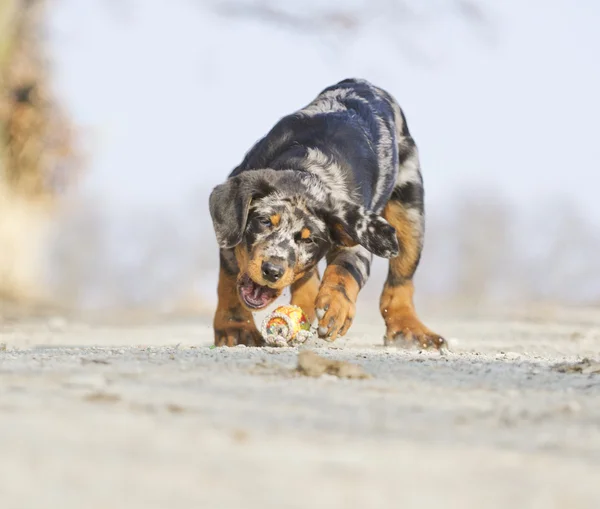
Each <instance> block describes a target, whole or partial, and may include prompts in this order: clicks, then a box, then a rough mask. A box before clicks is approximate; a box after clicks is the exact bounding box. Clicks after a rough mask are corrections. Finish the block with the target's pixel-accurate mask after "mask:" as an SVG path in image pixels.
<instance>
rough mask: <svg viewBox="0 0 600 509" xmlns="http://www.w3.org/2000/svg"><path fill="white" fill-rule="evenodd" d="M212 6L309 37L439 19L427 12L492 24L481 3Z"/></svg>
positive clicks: (401, 0)
mask: <svg viewBox="0 0 600 509" xmlns="http://www.w3.org/2000/svg"><path fill="white" fill-rule="evenodd" d="M210 4H211V8H212V9H213V10H214V11H215V12H216V13H217V14H219V15H221V16H223V17H226V18H238V19H254V20H258V21H262V22H265V23H269V24H273V25H279V26H283V27H285V28H288V29H291V30H295V31H299V32H306V33H332V32H338V33H350V34H352V33H356V32H357V31H358V30H360V29H362V28H364V27H365V26H366V25H368V24H369V23H370V22H371V21H373V20H374V19H376V18H380V19H383V20H385V21H386V22H388V23H391V24H394V25H397V24H399V23H407V22H415V21H424V20H426V19H427V18H428V17H431V16H434V15H435V14H433V13H432V12H429V13H427V12H424V11H427V10H429V11H432V10H433V12H434V13H436V14H437V13H445V14H450V15H454V16H456V17H457V18H459V19H462V20H464V21H465V22H468V23H470V24H474V25H479V26H482V25H486V24H487V23H488V15H487V12H486V10H485V9H484V7H483V6H482V5H481V3H480V2H478V1H477V0H447V1H446V8H445V9H440V8H439V5H438V6H435V5H433V6H432V5H431V4H432V2H427V1H423V0H421V1H420V2H419V1H417V0H370V1H365V2H361V3H360V4H356V5H352V3H351V2H350V3H349V2H344V3H342V2H339V6H334V5H332V3H331V2H329V3H328V5H329V6H328V7H327V8H326V9H323V8H322V7H320V5H321V4H314V5H312V6H311V5H308V4H307V3H303V4H302V5H303V8H302V10H301V11H300V12H299V11H298V10H294V9H292V8H290V7H292V6H297V5H298V4H299V2H296V1H294V2H290V1H285V0H284V1H274V0H218V1H213V2H210ZM428 4H429V7H428ZM433 4H435V2H433ZM431 7H433V9H431ZM419 11H421V12H419Z"/></svg>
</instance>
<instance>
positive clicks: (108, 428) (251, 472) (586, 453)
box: [0, 310, 600, 509]
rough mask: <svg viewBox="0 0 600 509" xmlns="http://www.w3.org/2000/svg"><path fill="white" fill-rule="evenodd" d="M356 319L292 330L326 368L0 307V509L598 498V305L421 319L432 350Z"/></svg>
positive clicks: (189, 325)
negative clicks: (333, 366)
mask: <svg viewBox="0 0 600 509" xmlns="http://www.w3.org/2000/svg"><path fill="white" fill-rule="evenodd" d="M363 319H364V318H363ZM364 320H365V321H364V322H362V323H357V324H355V326H354V327H353V329H352V331H351V333H350V335H349V337H348V339H347V340H346V339H343V340H341V341H339V342H337V343H335V344H334V345H333V346H331V345H327V344H323V343H317V342H312V343H310V344H309V345H308V348H309V349H310V350H312V351H314V352H316V353H318V355H320V356H322V357H325V358H327V359H330V360H335V361H344V362H349V363H352V364H356V365H358V366H360V367H361V368H362V369H363V370H364V371H365V372H366V373H367V374H368V375H369V376H368V377H366V378H359V379H342V378H339V377H337V376H335V375H331V374H325V375H323V376H321V377H310V376H303V375H302V374H301V373H298V372H297V371H296V367H297V362H298V350H297V349H291V348H285V349H269V348H265V349H252V348H244V347H236V348H232V349H227V348H217V349H213V348H210V345H211V342H212V338H211V329H210V325H209V323H210V322H209V321H208V320H205V319H203V318H199V319H197V320H188V321H182V320H180V321H174V320H169V321H167V320H165V321H162V322H161V321H154V322H152V323H150V322H149V323H148V324H146V325H129V326H125V325H114V326H108V325H99V324H94V323H91V322H89V323H87V322H85V321H81V320H70V319H66V320H65V319H62V318H53V319H44V320H34V319H25V318H20V319H13V320H9V319H5V320H4V321H3V322H0V343H3V344H4V347H2V346H0V350H1V351H0V415H1V417H0V507H2V509H13V508H14V509H17V508H18V509H28V508H38V507H40V508H41V507H44V508H45V509H53V508H60V509H82V508H86V509H95V508H98V509H100V508H101V509H107V508H111V509H114V508H118V507H123V508H127V509H137V508H140V509H150V508H161V509H165V508H170V509H172V508H188V507H189V508H196V509H197V508H207V509H213V508H231V509H239V508H250V509H252V508H262V509H266V508H278V509H284V508H298V509H300V508H302V509H306V508H320V507H324V508H325V507H327V508H330V509H337V508H344V509H352V508H369V509H377V508H391V507H393V508H396V507H403V508H406V507H411V508H412V507H415V508H417V507H418V508H423V507H444V508H455V507H456V508H461V509H464V508H470V507H473V508H480V507H486V508H496V507H498V508H500V507H502V508H504V507H514V508H538V507H539V508H544V509H551V508H569V509H576V508H598V507H600V374H598V373H596V372H595V371H594V369H593V366H594V364H593V363H594V362H597V361H598V360H599V359H600V312H598V313H596V312H593V311H589V312H572V313H571V312H569V311H568V310H567V311H564V312H562V313H558V314H555V315H554V316H553V317H551V318H547V317H546V318H538V319H535V320H533V319H525V318H520V319H519V318H514V317H513V318H507V317H497V318H489V317H488V318H483V317H480V318H478V319H473V318H471V319H441V318H440V319H438V320H437V321H436V320H435V319H434V320H431V321H430V322H429V323H430V324H431V325H432V327H433V328H434V329H435V330H438V331H441V332H444V333H445V334H446V336H447V337H449V339H450V346H451V348H452V352H451V353H449V354H447V355H443V356H440V355H439V354H437V353H425V352H407V351H402V350H397V349H394V348H383V347H382V346H380V345H381V344H382V341H381V330H380V328H381V324H380V323H379V322H376V326H374V325H373V323H371V322H370V321H369V320H366V319H364ZM374 323H375V322H374ZM584 358H588V359H590V363H589V364H586V366H592V368H588V369H582V370H577V369H564V365H563V366H562V367H560V366H557V365H559V364H560V363H568V365H571V364H575V363H577V362H580V361H581V360H582V359H584Z"/></svg>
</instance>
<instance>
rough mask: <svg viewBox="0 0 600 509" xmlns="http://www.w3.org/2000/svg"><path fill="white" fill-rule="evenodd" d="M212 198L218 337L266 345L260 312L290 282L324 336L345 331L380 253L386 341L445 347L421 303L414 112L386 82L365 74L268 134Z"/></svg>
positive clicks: (420, 191)
mask: <svg viewBox="0 0 600 509" xmlns="http://www.w3.org/2000/svg"><path fill="white" fill-rule="evenodd" d="M209 202H210V203H209V207H210V214H211V217H212V221H213V224H214V229H215V234H216V238H217V242H218V245H219V248H220V273H219V284H218V298H219V300H218V305H217V311H216V314H215V317H214V332H215V345H217V346H221V345H227V346H234V345H237V344H244V345H261V344H263V342H262V338H261V336H260V333H259V332H258V330H257V328H256V326H255V324H254V321H253V318H252V312H253V311H256V310H259V309H262V308H264V307H265V306H267V305H269V304H270V303H271V302H273V301H274V300H275V299H276V298H277V297H278V296H279V295H280V293H281V291H282V290H283V289H284V288H286V287H288V286H289V287H291V294H292V299H291V302H292V304H296V305H298V306H300V307H301V308H302V309H303V310H304V312H305V313H306V315H307V316H308V318H309V320H310V321H311V322H314V320H315V319H318V334H319V336H320V337H321V338H326V339H329V340H331V341H333V340H335V339H336V337H338V336H343V335H344V334H346V332H347V331H348V329H349V328H350V325H351V324H352V320H353V319H354V314H355V307H356V306H355V303H356V299H357V296H358V293H359V291H360V289H361V288H362V287H363V286H364V284H365V283H366V281H367V278H368V277H369V272H370V265H371V261H372V257H373V255H375V256H380V257H383V258H387V259H389V271H388V276H387V280H386V282H385V285H384V287H383V292H382V294H381V299H380V310H381V314H382V316H383V319H384V321H385V325H386V334H385V339H384V342H385V344H394V343H398V344H403V345H411V344H414V345H415V346H418V347H419V348H441V347H442V346H444V345H445V341H444V339H443V338H442V337H441V336H439V335H438V334H436V333H434V332H432V331H431V330H429V329H428V328H427V327H425V325H423V323H421V321H420V320H419V318H418V317H417V314H416V312H415V307H414V304H413V293H414V285H413V275H414V273H415V270H416V268H417V265H418V263H419V259H420V256H421V250H422V247H423V230H424V209H423V180H422V177H421V171H420V165H419V157H418V152H417V147H416V145H415V142H414V141H413V139H412V137H411V135H410V133H409V130H408V126H407V124H406V119H405V117H404V114H403V112H402V110H401V109H400V106H399V105H398V103H397V102H396V101H395V100H394V98H393V97H392V96H391V95H390V94H388V93H387V92H385V91H384V90H382V89H381V88H378V87H376V86H374V85H372V84H371V83H369V82H368V81H365V80H360V79H347V80H344V81H341V82H339V83H337V84H336V85H333V86H331V87H329V88H326V89H325V90H323V91H322V92H321V93H320V94H319V95H318V96H317V97H316V98H315V100H314V101H312V102H311V103H310V104H308V105H307V106H306V107H305V108H303V109H301V110H299V111H297V112H295V113H293V114H291V115H288V116H286V117H284V118H282V119H281V120H280V121H279V122H278V123H277V124H276V125H275V126H274V127H273V128H272V129H271V131H270V132H269V133H268V134H267V135H266V136H265V137H264V138H262V139H261V140H259V141H258V142H257V143H256V144H255V145H254V146H253V147H252V148H251V149H250V151H249V152H248V153H247V154H246V156H245V158H244V160H243V161H242V163H241V164H240V165H239V166H238V167H237V168H235V169H234V170H233V172H232V173H231V174H230V175H229V177H228V179H227V180H226V181H225V183H224V184H221V185H219V186H217V187H215V188H214V189H213V191H212V193H211V195H210V199H209ZM323 257H325V258H326V260H327V268H326V270H325V271H324V274H323V278H322V279H321V278H320V276H319V272H318V268H317V264H318V262H319V261H320V260H321V259H322V258H323Z"/></svg>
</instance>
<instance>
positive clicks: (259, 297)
mask: <svg viewBox="0 0 600 509" xmlns="http://www.w3.org/2000/svg"><path fill="white" fill-rule="evenodd" d="M240 296H241V297H242V299H244V302H245V303H246V304H247V305H248V306H250V307H252V308H257V309H258V308H262V307H265V306H266V305H267V304H269V303H270V302H271V301H272V300H273V299H274V298H275V297H276V296H277V291H276V290H273V289H272V288H269V287H268V286H261V285H259V284H257V283H255V282H254V281H252V279H250V278H249V277H248V276H247V275H245V276H244V277H243V278H242V279H241V281H240Z"/></svg>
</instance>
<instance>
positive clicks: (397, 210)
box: [379, 201, 446, 348]
mask: <svg viewBox="0 0 600 509" xmlns="http://www.w3.org/2000/svg"><path fill="white" fill-rule="evenodd" d="M383 217H384V218H385V219H386V220H387V221H388V222H389V223H390V224H391V225H392V226H393V227H394V228H395V229H396V235H397V237H398V243H399V245H400V254H399V255H398V256H397V257H395V258H392V259H391V260H390V262H389V272H388V278H387V281H386V283H385V286H384V288H383V292H382V294H381V299H380V302H379V308H380V311H381V315H382V316H383V319H384V321H385V324H386V337H385V344H394V343H396V342H404V343H406V344H408V345H414V346H417V347H419V348H430V347H434V348H441V347H444V346H446V342H445V341H444V339H443V338H442V337H441V336H440V335H439V334H436V333H435V332H433V331H431V330H430V329H429V328H427V327H426V326H425V325H424V324H423V323H422V322H421V320H419V318H418V316H417V313H416V310H415V306H414V300H413V296H414V292H415V287H414V284H413V281H412V277H413V275H414V272H415V270H416V268H417V265H418V263H419V259H420V256H421V245H422V243H421V239H420V235H421V232H419V231H417V230H416V228H417V226H416V225H414V223H413V222H412V221H411V220H410V218H409V216H408V214H407V212H406V209H405V208H404V207H403V206H402V204H400V203H398V202H396V201H393V202H389V203H388V204H387V206H386V207H385V210H384V212H383Z"/></svg>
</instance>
